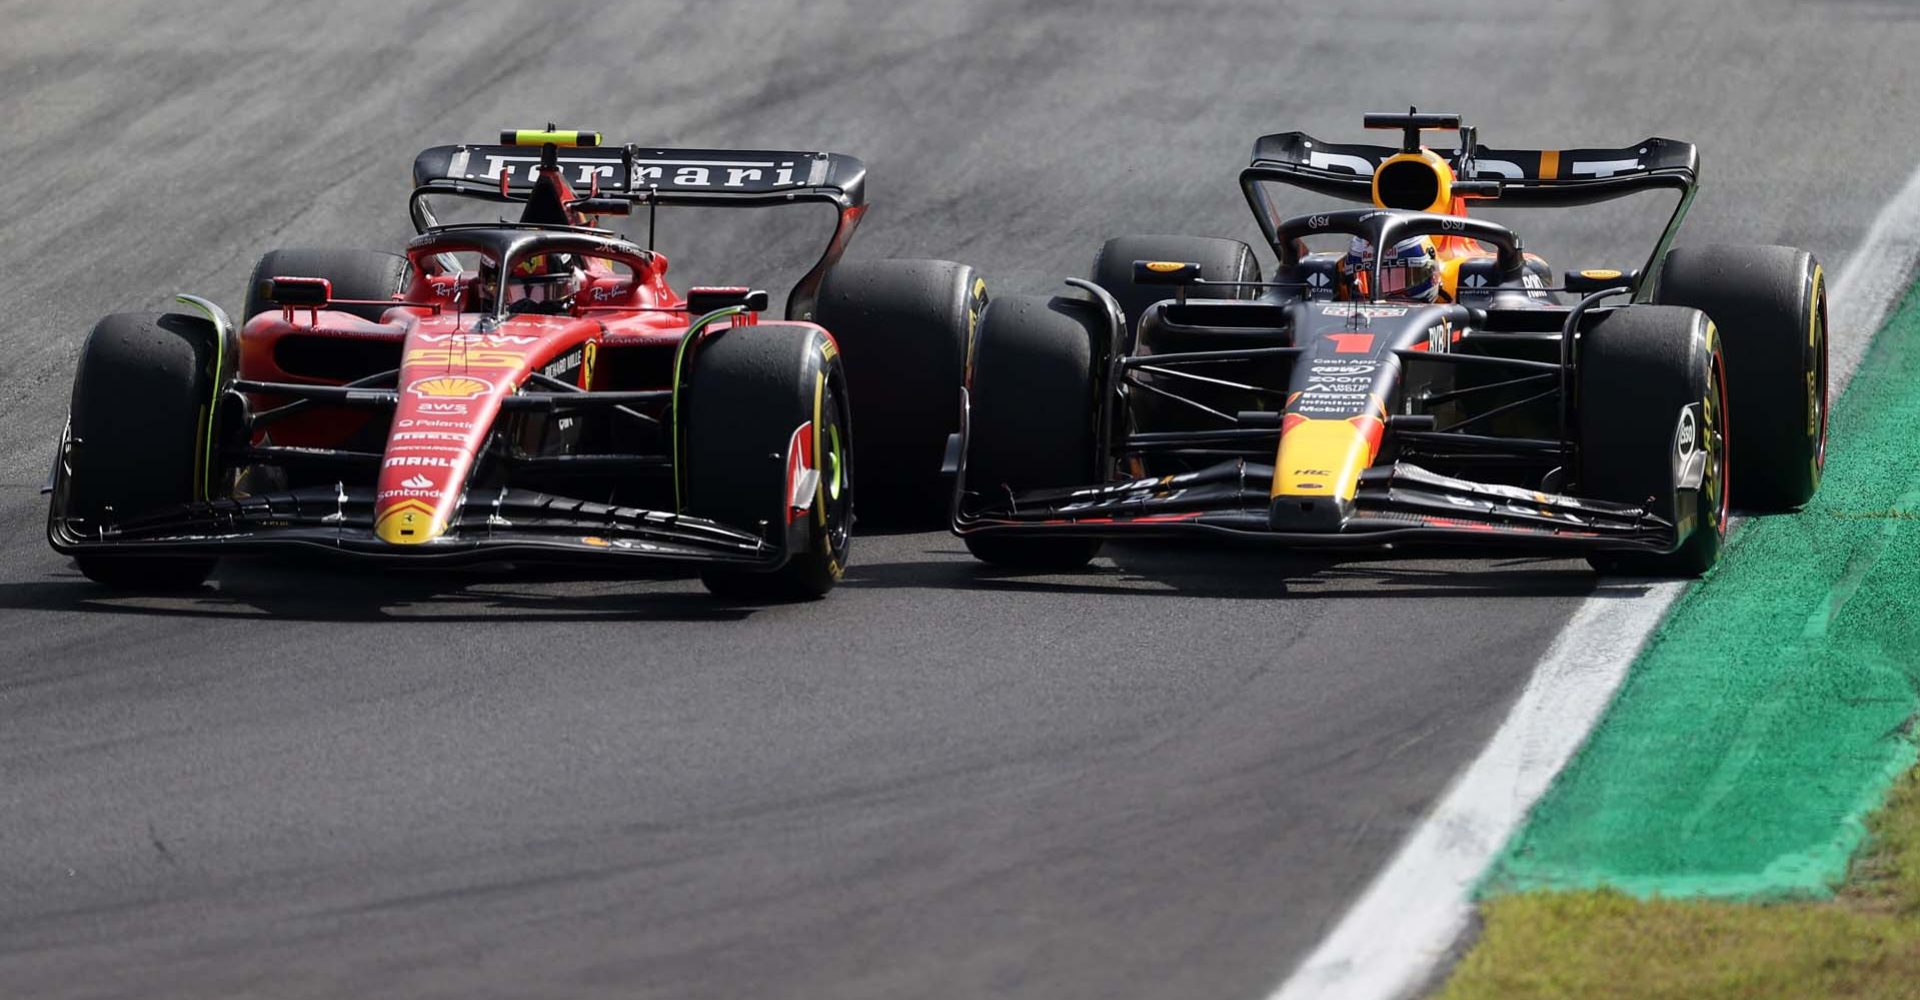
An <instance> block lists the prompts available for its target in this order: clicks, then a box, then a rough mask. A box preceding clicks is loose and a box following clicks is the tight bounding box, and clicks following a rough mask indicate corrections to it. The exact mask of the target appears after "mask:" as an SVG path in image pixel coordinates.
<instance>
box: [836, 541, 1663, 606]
mask: <svg viewBox="0 0 1920 1000" xmlns="http://www.w3.org/2000/svg"><path fill="white" fill-rule="evenodd" d="M926 555H927V556H928V557H929V558H927V559H924V560H911V561H894V562H870V561H869V562H862V561H860V560H859V559H855V560H854V563H853V565H851V566H849V567H848V569H847V576H846V579H845V580H844V581H843V582H842V584H841V586H843V587H854V588H859V587H874V588H899V587H908V588H928V589H945V590H974V591H1002V592H1006V591H1012V592H1029V593H1048V594H1069V593H1083V594H1111V595H1129V596H1142V597H1151V596H1162V597H1211V598H1245V599H1263V598H1291V599H1296V600H1298V599H1314V598H1400V599H1406V598H1422V597H1439V598H1447V597H1461V598H1489V597H1505V598H1515V597H1568V596H1582V595H1586V594H1592V593H1605V594H1607V595H1608V596H1622V597H1624V596H1632V595H1633V594H1635V593H1639V592H1644V590H1645V589H1646V586H1647V584H1645V583H1638V584H1635V583H1625V584H1622V585H1619V586H1609V587H1608V588H1606V590H1605V591H1596V590H1595V586H1594V585H1595V582H1596V580H1597V579H1598V578H1597V577H1596V576H1595V575H1594V573H1593V571H1592V570H1591V569H1589V568H1588V567H1587V566H1586V564H1585V563H1582V562H1577V561H1572V560H1567V559H1546V558H1538V557H1522V558H1506V559H1501V558H1492V559H1489V558H1475V559H1446V558H1444V557H1443V556H1429V557H1426V558H1420V559H1408V560H1400V561H1379V560H1361V559H1346V560H1342V559H1338V558H1333V557H1327V556H1315V555H1310V554H1306V555H1303V554H1299V553H1286V552H1278V551H1271V550H1268V551H1262V550H1259V549H1249V548H1247V547H1245V546H1233V545H1231V544H1216V543H1203V544H1185V545H1173V544H1163V545H1151V544H1138V543H1136V544H1128V545H1109V546H1107V547H1106V548H1105V549H1103V550H1102V552H1101V558H1100V559H1099V560H1098V561H1097V562H1095V563H1094V564H1093V565H1091V566H1089V567H1087V568H1086V569H1085V570H1081V571H1077V572H1072V573H1027V572H1016V571H1010V570H1004V569H999V568H997V567H993V566H989V565H987V564H985V563H981V562H977V561H975V560H973V559H972V558H970V557H968V556H967V555H966V553H965V552H953V551H950V550H949V551H940V550H928V551H926Z"/></svg>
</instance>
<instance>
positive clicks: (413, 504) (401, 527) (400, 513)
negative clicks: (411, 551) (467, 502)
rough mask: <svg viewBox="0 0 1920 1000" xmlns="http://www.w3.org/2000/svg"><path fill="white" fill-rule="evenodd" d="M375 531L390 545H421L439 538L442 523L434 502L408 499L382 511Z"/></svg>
mask: <svg viewBox="0 0 1920 1000" xmlns="http://www.w3.org/2000/svg"><path fill="white" fill-rule="evenodd" d="M373 533H374V535H375V536H376V537H378V538H379V539H380V540H381V541H383V542H386V543H387V544H389V545H420V544H422V543H425V542H430V541H433V540H434V539H435V538H438V537H439V536H440V534H441V525H440V520H439V517H438V516H437V515H436V514H435V513H434V509H433V505H432V504H430V503H427V502H426V501H423V500H414V499H407V500H402V501H400V502H399V503H397V504H394V505H393V506H391V507H388V508H387V509H386V510H385V511H383V512H381V514H380V517H379V519H378V520H376V521H374V523H373Z"/></svg>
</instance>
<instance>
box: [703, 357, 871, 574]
mask: <svg viewBox="0 0 1920 1000" xmlns="http://www.w3.org/2000/svg"><path fill="white" fill-rule="evenodd" d="M696 350H697V352H698V353H696V354H695V356H694V358H693V361H692V373H691V375H690V376H689V377H688V379H687V383H686V387H685V388H684V389H683V390H682V399H681V407H682V410H681V412H682V415H683V416H682V419H683V427H684V435H685V436H684V438H683V439H682V440H683V442H684V443H683V445H682V451H681V461H683V462H684V463H685V469H684V475H685V479H684V482H685V483H686V498H685V503H686V510H687V512H688V513H689V514H692V515H694V516H696V517H703V518H707V519H709V520H713V521H717V522H719V523H721V524H724V525H727V526H729V527H733V528H740V529H744V530H747V531H753V532H757V533H760V534H761V535H762V536H763V537H764V536H767V535H769V534H771V535H772V536H774V537H775V538H778V539H781V540H783V544H784V545H785V546H786V548H787V551H788V557H787V561H786V564H785V565H784V566H782V567H781V568H780V569H778V570H776V571H774V572H771V573H764V572H751V571H745V570H736V569H726V568H721V567H714V568H709V569H707V570H704V571H703V572H702V573H701V574H700V579H701V581H702V582H704V583H705V584H706V587H707V589H708V590H709V591H711V592H712V593H713V594H714V595H715V596H718V597H724V598H730V599H736V600H751V601H801V600H812V599H814V598H818V597H822V596H825V595H826V593H827V592H828V591H830V590H832V589H833V586H834V584H836V583H838V582H839V581H840V577H841V574H842V573H843V572H844V570H845V567H846V565H847V553H848V549H849V544H850V542H851V529H852V526H853V470H854V466H855V464H856V463H855V460H854V456H853V453H852V450H851V444H852V442H851V435H850V434H849V430H850V428H851V421H850V420H849V419H848V415H849V414H848V401H847V391H846V386H847V379H846V372H845V371H844V369H843V368H842V367H841V364H840V355H839V351H838V349H837V348H836V347H835V345H834V342H833V340H832V339H831V338H829V337H828V336H827V335H826V334H825V333H823V332H822V331H821V330H820V329H819V328H818V327H813V326H803V325H800V324H772V323H769V324H761V325H758V326H747V327H738V328H735V329H731V330H725V331H722V332H721V333H719V334H716V335H713V336H712V337H710V338H709V339H708V340H707V341H706V342H705V343H703V344H702V345H700V346H699V347H698V348H697V349H696ZM796 444H797V445H798V449H799V455H800V458H801V459H802V460H803V462H802V471H803V472H804V470H805V469H811V470H813V471H815V472H817V473H818V477H817V481H816V482H815V484H814V489H813V493H812V495H811V496H810V497H807V498H805V499H806V500H807V506H806V507H805V508H804V509H795V507H794V506H793V504H794V500H795V499H796V498H795V497H794V493H793V491H794V489H795V480H794V479H793V478H792V477H791V476H790V474H789V473H790V462H792V461H794V459H795V448H796Z"/></svg>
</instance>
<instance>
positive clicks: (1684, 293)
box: [1659, 246, 1827, 512]
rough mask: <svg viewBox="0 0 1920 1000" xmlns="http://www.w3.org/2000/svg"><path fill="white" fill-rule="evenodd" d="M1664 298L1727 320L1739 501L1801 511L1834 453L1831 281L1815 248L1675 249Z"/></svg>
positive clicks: (1724, 331) (1723, 328)
mask: <svg viewBox="0 0 1920 1000" xmlns="http://www.w3.org/2000/svg"><path fill="white" fill-rule="evenodd" d="M1659 299H1660V301H1661V302H1663V303H1667V304H1671V305H1680V306H1691V307H1693V308H1695V309H1698V310H1700V311H1701V312H1704V313H1706V314H1707V315H1708V316H1709V317H1711V318H1712V319H1713V322H1714V326H1716V327H1717V328H1719V331H1720V337H1721V340H1722V341H1723V344H1722V347H1721V350H1722V351H1723V352H1724V353H1725V355H1726V362H1727V392H1728V395H1729V396H1730V397H1731V398H1732V400H1733V402H1734V406H1735V408H1736V409H1737V410H1738V413H1737V415H1738V416H1739V418H1740V419H1739V420H1738V421H1735V423H1734V430H1733V451H1734V453H1735V454H1737V455H1739V456H1740V478H1739V480H1738V485H1736V486H1735V487H1734V491H1733V505H1734V506H1735V507H1738V508H1740V509H1742V510H1751V511H1756V512H1767V511H1782V510H1792V509H1793V508H1795V507H1798V506H1800V505H1801V504H1804V503H1806V502H1807V501H1808V500H1810V499H1812V498H1813V493H1814V491H1815V490H1817V489H1819V488H1820V476H1821V473H1822V471H1823V470H1824V469H1825V467H1826V457H1827V283H1826V275H1825V273H1824V271H1823V270H1822V269H1821V267H1820V262H1819V261H1818V260H1817V259H1815V258H1814V256H1813V255H1812V254H1810V253H1808V252H1806V251H1805V250H1796V249H1794V248H1792V247H1779V246H1707V247H1697V248H1683V249H1679V250H1675V251H1673V252H1672V253H1670V254H1668V255H1667V260H1666V264H1665V266H1664V267H1663V268H1662V269H1661V272H1660V290H1659Z"/></svg>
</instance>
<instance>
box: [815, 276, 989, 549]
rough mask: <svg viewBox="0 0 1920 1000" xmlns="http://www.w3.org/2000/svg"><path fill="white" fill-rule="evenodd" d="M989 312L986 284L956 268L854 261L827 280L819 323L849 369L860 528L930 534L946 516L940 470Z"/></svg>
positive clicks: (946, 491)
mask: <svg viewBox="0 0 1920 1000" xmlns="http://www.w3.org/2000/svg"><path fill="white" fill-rule="evenodd" d="M986 304H987V283H986V282H985V281H984V280H982V279H981V277H980V275H979V274H978V273H977V272H975V271H974V269H973V268H971V267H969V266H967V265H965V264H956V263H954V262H952V261H945V260H851V261H843V262H842V263H840V264H839V265H838V266H836V267H835V268H834V269H833V270H832V271H831V272H829V273H828V274H827V278H826V281H825V283H824V284H822V286H821V289H820V298H819V305H818V306H817V307H816V311H815V314H814V316H815V320H816V322H818V323H819V324H820V325H821V326H823V327H826V329H827V332H828V333H830V334H832V335H833V338H834V340H835V341H836V342H837V343H838V344H839V345H840V351H841V354H842V355H843V358H842V360H843V363H844V364H845V365H846V369H847V385H848V394H849V395H850V396H851V397H852V399H853V402H854V407H853V420H854V425H855V429H856V430H857V431H858V433H856V434H855V435H854V441H855V442H856V444H855V448H856V449H857V450H856V452H855V455H854V460H855V464H857V465H858V466H860V510H859V514H860V516H861V517H862V518H863V519H866V520H869V521H873V522H877V523H881V524H886V525H890V526H899V527H906V526H913V527H925V526H931V525H936V524H938V523H940V521H941V519H942V518H944V516H945V515H946V513H947V503H948V500H949V498H950V496H951V494H952V490H951V489H950V488H948V486H947V482H946V477H945V476H943V475H942V474H941V470H940V466H941V461H942V459H943V458H945V456H946V447H947V437H948V436H949V435H951V434H953V433H954V432H955V431H958V430H959V429H960V386H961V385H962V384H963V383H964V382H965V381H966V367H967V356H968V352H969V351H970V350H971V349H972V346H973V329H974V324H975V323H976V322H977V321H978V319H979V315H980V310H981V309H983V308H985V306H986Z"/></svg>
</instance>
